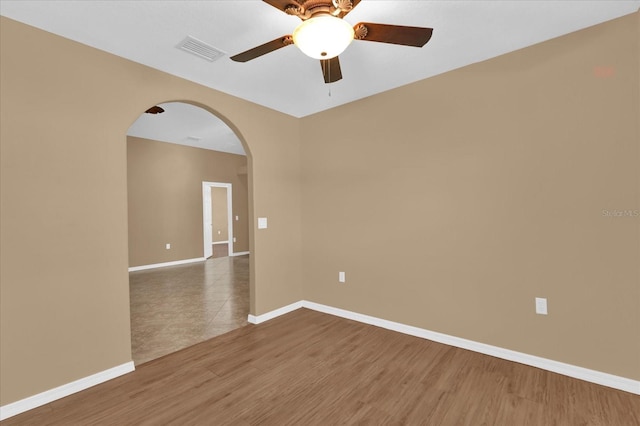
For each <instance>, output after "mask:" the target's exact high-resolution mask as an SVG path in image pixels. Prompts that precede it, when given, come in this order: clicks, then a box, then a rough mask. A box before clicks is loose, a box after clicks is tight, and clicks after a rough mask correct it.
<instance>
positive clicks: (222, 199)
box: [211, 187, 249, 252]
mask: <svg viewBox="0 0 640 426" xmlns="http://www.w3.org/2000/svg"><path fill="white" fill-rule="evenodd" d="M232 192H234V195H233V197H235V196H236V195H235V191H233V188H232ZM238 195H239V194H238ZM231 200H232V202H233V200H234V198H232V199H231ZM234 211H236V209H234ZM211 212H212V218H211V219H212V221H211V241H212V242H214V243H216V242H223V241H229V213H228V203H227V188H222V187H213V188H211ZM238 212H239V213H241V214H242V213H245V212H244V211H242V212H241V211H240V210H238ZM242 215H243V216H244V214H242ZM233 224H234V225H235V224H236V221H235V220H234V221H233ZM240 246H242V245H241V244H239V245H238V247H240ZM246 247H247V249H248V248H249V246H248V245H247V246H246ZM247 249H244V250H240V249H239V248H237V247H235V244H234V250H235V251H236V252H239V251H246V250H247Z"/></svg>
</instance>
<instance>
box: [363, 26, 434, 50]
mask: <svg viewBox="0 0 640 426" xmlns="http://www.w3.org/2000/svg"><path fill="white" fill-rule="evenodd" d="M362 27H364V28H366V31H364V30H363V29H362ZM353 28H354V30H355V32H356V39H357V40H365V41H377V42H380V43H391V44H401V45H403V46H415V47H422V46H424V45H425V44H427V42H428V41H429V39H430V38H431V34H432V33H433V28H422V27H406V26H401V25H387V24H373V23H371V22H361V23H359V24H357V25H356V26H355V27H353Z"/></svg>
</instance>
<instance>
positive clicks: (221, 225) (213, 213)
mask: <svg viewBox="0 0 640 426" xmlns="http://www.w3.org/2000/svg"><path fill="white" fill-rule="evenodd" d="M233 218H234V216H233V190H232V185H231V184H230V183H221V182H202V235H203V236H202V240H203V247H204V249H203V251H204V258H205V259H209V258H210V257H212V256H214V252H215V251H218V252H220V251H221V250H218V248H217V247H215V246H222V245H225V244H226V246H227V256H231V255H232V254H233V253H234V250H233V243H234V242H235V237H234V236H233ZM215 254H216V256H215V257H224V256H218V255H217V254H218V253H215Z"/></svg>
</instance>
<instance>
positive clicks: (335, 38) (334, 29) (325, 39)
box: [293, 14, 353, 59]
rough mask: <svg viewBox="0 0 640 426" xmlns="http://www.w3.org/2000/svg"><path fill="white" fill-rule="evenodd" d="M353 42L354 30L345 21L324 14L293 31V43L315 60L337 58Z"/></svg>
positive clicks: (303, 23) (310, 19)
mask: <svg viewBox="0 0 640 426" xmlns="http://www.w3.org/2000/svg"><path fill="white" fill-rule="evenodd" d="M352 41H353V28H352V27H351V25H349V23H348V22H347V21H345V20H343V19H340V18H336V17H335V16H332V15H330V14H322V15H318V16H314V17H313V18H309V19H307V20H306V21H304V22H302V23H301V24H300V25H298V27H297V28H296V29H295V30H294V31H293V42H294V43H295V45H296V46H298V48H299V49H300V50H302V52H303V53H304V54H305V55H307V56H310V57H312V58H315V59H331V58H335V57H336V56H338V55H339V54H341V53H342V52H344V50H345V49H346V48H347V46H349V44H350V43H351V42H352Z"/></svg>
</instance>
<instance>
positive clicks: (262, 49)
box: [231, 36, 293, 62]
mask: <svg viewBox="0 0 640 426" xmlns="http://www.w3.org/2000/svg"><path fill="white" fill-rule="evenodd" d="M290 44H293V39H292V38H291V36H284V37H280V38H277V39H275V40H272V41H269V42H267V43H265V44H261V45H260V46H258V47H254V48H253V49H249V50H247V51H246V52H242V53H238V54H237V55H235V56H232V57H231V60H233V61H236V62H247V61H250V60H252V59H255V58H257V57H259V56H262V55H266V54H267V53H270V52H273V51H274V50H278V49H280V48H283V47H285V46H289V45H290Z"/></svg>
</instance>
